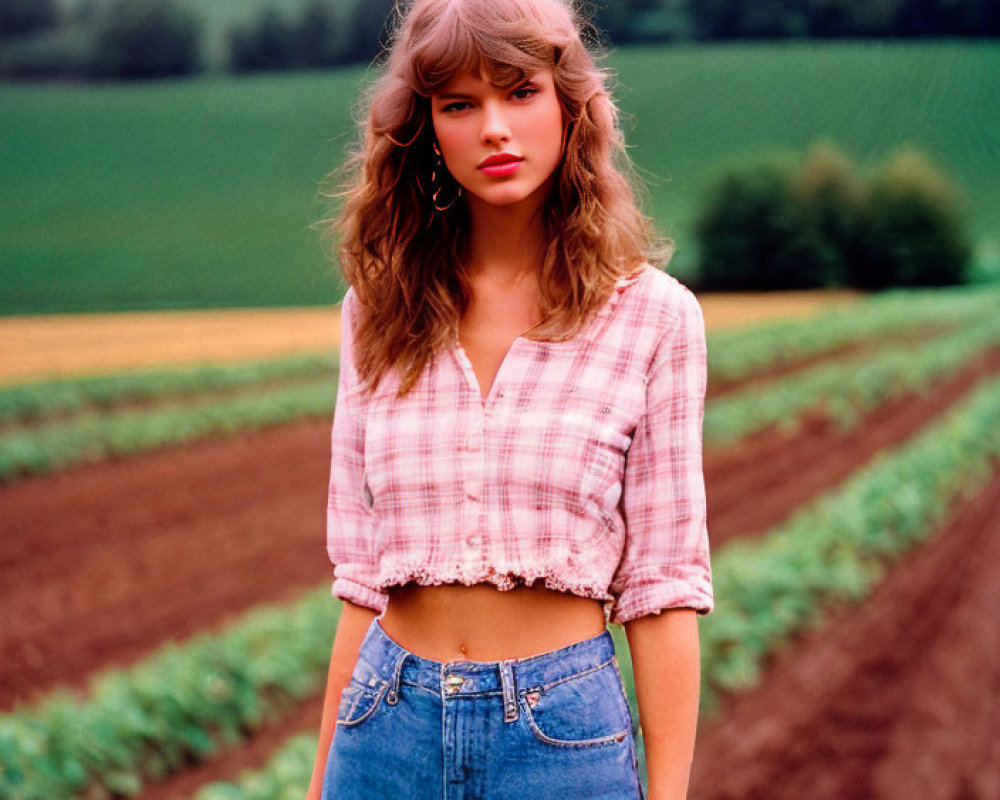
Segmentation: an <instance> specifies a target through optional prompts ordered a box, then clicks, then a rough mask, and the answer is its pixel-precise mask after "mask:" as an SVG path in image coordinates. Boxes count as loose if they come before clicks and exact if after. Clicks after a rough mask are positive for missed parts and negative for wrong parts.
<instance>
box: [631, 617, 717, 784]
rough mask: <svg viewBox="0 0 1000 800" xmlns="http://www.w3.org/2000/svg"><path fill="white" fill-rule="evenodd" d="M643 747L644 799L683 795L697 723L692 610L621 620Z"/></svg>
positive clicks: (696, 659) (697, 684)
mask: <svg viewBox="0 0 1000 800" xmlns="http://www.w3.org/2000/svg"><path fill="white" fill-rule="evenodd" d="M625 634H626V636H627V637H628V644H629V650H630V651H631V654H632V670H633V673H634V675H635V698H636V702H637V703H638V706H639V719H640V722H641V725H642V737H643V742H644V746H645V749H646V769H647V772H648V775H649V794H648V797H647V800H683V798H685V797H687V786H688V778H689V776H690V772H691V761H692V759H693V758H694V742H695V730H696V728H697V724H698V695H699V687H700V679H701V654H700V648H699V641H698V623H697V618H696V614H695V612H694V610H693V609H689V608H672V609H665V610H664V611H662V612H661V613H659V614H650V615H647V616H644V617H640V618H639V619H635V620H632V621H631V622H627V623H625Z"/></svg>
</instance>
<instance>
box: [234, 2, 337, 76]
mask: <svg viewBox="0 0 1000 800" xmlns="http://www.w3.org/2000/svg"><path fill="white" fill-rule="evenodd" d="M342 60H343V53H342V52H341V48H340V46H339V44H338V42H337V26H336V20H335V17H334V11H333V7H332V6H331V4H330V2H329V0H310V2H309V3H307V4H306V5H305V6H304V7H303V8H302V14H301V16H300V17H299V18H298V19H297V20H286V19H285V18H284V17H283V16H282V15H281V13H280V12H279V11H278V9H277V8H274V7H265V8H263V9H262V10H261V12H260V13H259V14H258V16H257V20H256V21H255V22H252V23H250V24H248V25H245V26H242V27H235V28H231V29H230V31H229V67H230V69H232V70H233V71H235V72H256V71H264V70H283V69H297V68H303V69H308V68H315V67H329V66H333V65H335V64H338V63H341V61H342Z"/></svg>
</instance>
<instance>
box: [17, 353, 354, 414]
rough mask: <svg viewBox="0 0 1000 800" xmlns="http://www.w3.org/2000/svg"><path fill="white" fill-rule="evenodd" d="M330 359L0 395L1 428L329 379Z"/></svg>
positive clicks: (77, 382)
mask: <svg viewBox="0 0 1000 800" xmlns="http://www.w3.org/2000/svg"><path fill="white" fill-rule="evenodd" d="M334 365H335V358H333V357H332V356H331V355H329V354H309V355H297V356H289V357H285V358H281V359H277V360H268V361H241V362H239V363H236V364H199V365H197V366H193V367H178V368H173V369H166V368H157V369H149V370H141V371H136V372H127V373H121V374H117V375H89V376H84V377H77V378H62V379H58V380H48V381H39V382H37V383H30V384H23V385H20V386H10V387H5V388H2V389H0V424H3V425H11V424H31V423H37V422H40V421H42V420H46V419H52V418H54V417H67V416H72V415H76V414H83V413H85V412H88V411H109V410H111V409H114V408H118V407H121V406H123V405H128V404H133V403H150V402H157V401H162V400H165V399H176V398H185V397H198V396H199V395H205V394H211V393H218V392H233V391H238V390H240V389H247V388H254V387H258V388H259V387H261V386H266V385H268V384H273V383H277V382H282V381H290V380H303V379H305V378H318V377H322V376H328V375H330V373H331V372H332V370H333V369H334Z"/></svg>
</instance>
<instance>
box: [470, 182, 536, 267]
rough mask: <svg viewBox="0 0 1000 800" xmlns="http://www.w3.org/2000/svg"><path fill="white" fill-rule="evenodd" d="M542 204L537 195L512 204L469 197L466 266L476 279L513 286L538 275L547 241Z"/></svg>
mask: <svg viewBox="0 0 1000 800" xmlns="http://www.w3.org/2000/svg"><path fill="white" fill-rule="evenodd" d="M539 197H544V195H542V194H541V193H539ZM532 201H534V202H532ZM542 206H543V204H542V202H541V201H540V200H535V199H534V198H527V199H525V200H524V201H523V202H520V203H514V204H512V205H509V206H494V205H489V204H487V203H483V202H481V201H479V200H477V199H476V198H474V197H470V198H469V240H468V250H467V264H466V268H467V269H468V272H469V275H470V277H471V278H472V279H473V280H476V279H480V278H485V279H487V280H489V281H490V282H492V283H502V284H506V285H513V284H516V283H519V282H520V281H522V280H524V279H526V278H534V277H537V276H538V274H539V273H540V272H541V267H542V258H543V256H544V253H545V246H546V244H547V242H546V237H545V226H544V225H543V223H542V218H541V216H542Z"/></svg>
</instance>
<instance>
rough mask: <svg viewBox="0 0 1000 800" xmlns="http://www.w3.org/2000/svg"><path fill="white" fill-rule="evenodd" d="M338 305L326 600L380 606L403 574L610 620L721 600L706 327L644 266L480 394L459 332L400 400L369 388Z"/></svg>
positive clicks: (523, 351) (704, 607) (388, 381)
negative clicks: (710, 469)
mask: <svg viewBox="0 0 1000 800" xmlns="http://www.w3.org/2000/svg"><path fill="white" fill-rule="evenodd" d="M356 303H357V299H356V295H355V294H354V291H353V289H348V291H347V293H346V295H345V296H344V300H343V303H342V322H341V331H342V333H341V360H340V376H339V388H338V394H337V404H336V411H335V415H334V421H333V430H332V436H331V439H332V459H331V469H330V489H329V503H328V514H327V551H328V553H329V557H330V561H331V562H332V563H333V565H334V570H333V576H334V581H333V586H332V593H333V595H334V596H335V597H339V598H342V599H345V600H350V601H352V602H354V603H357V604H358V605H362V606H367V607H369V608H372V609H374V610H376V611H377V612H379V613H382V612H383V611H384V610H385V607H386V604H387V594H386V589H387V588H388V587H390V586H393V585H396V584H405V583H407V582H411V581H412V582H416V583H418V584H423V585H428V584H443V583H453V582H461V583H464V584H467V585H471V584H474V583H480V582H487V581H488V582H491V583H493V584H495V585H496V586H497V587H498V588H499V589H501V590H505V589H511V588H513V587H514V586H516V585H518V584H520V583H527V584H531V583H533V582H534V581H536V580H541V581H544V585H545V586H547V587H549V588H552V589H556V590H561V591H568V592H572V593H573V594H577V595H581V596H584V597H593V598H598V599H601V600H603V601H605V612H606V614H607V616H608V618H609V619H610V621H611V622H619V623H622V622H626V621H628V620H631V619H635V618H637V617H640V616H643V615H645V614H651V613H657V612H659V610H661V609H664V608H671V607H689V608H694V609H696V610H697V612H698V613H699V614H707V613H708V612H709V611H711V609H712V607H713V596H712V577H711V568H710V564H709V549H708V530H707V524H706V508H705V485H704V476H703V473H702V420H703V416H704V401H705V385H706V346H705V326H704V320H703V318H702V312H701V307H700V306H699V304H698V301H697V299H696V298H695V296H694V294H692V293H691V291H690V290H689V289H688V288H687V287H685V286H684V285H683V284H681V283H680V282H678V281H677V280H676V279H675V278H673V277H671V276H670V275H668V274H667V273H665V272H662V271H660V270H658V269H655V268H654V267H651V266H647V267H646V269H645V270H643V271H642V272H641V273H640V274H639V276H638V277H632V278H630V279H622V280H620V281H619V282H618V285H617V287H616V289H615V291H613V292H612V293H611V296H610V298H609V300H608V301H607V303H605V305H604V306H603V307H602V308H601V310H600V311H599V312H598V313H597V314H596V315H595V317H593V318H592V319H591V321H590V322H588V323H587V325H586V326H585V327H584V328H583V329H581V331H580V332H579V333H578V334H577V335H576V336H574V337H573V338H572V339H569V340H567V341H563V342H541V341H535V340H531V339H527V338H524V337H519V338H517V339H516V340H515V341H514V343H513V344H512V346H511V348H510V350H509V351H508V353H507V355H506V357H505V358H504V360H503V363H502V364H501V366H500V369H499V372H498V373H497V375H496V378H495V380H494V382H493V385H492V386H491V388H490V391H489V394H488V396H487V397H486V398H485V399H484V398H483V396H482V394H481V391H480V388H479V384H478V382H477V380H476V376H475V373H474V372H473V369H472V364H471V362H470V361H469V359H468V356H467V355H466V353H465V351H464V350H463V349H462V347H461V345H460V344H459V342H458V340H457V338H456V339H455V340H454V342H453V344H452V345H451V347H450V348H449V349H448V350H447V351H445V352H444V353H443V354H441V355H439V356H438V357H437V358H435V359H434V360H433V361H432V362H431V363H429V364H428V365H427V367H426V368H425V370H424V372H423V373H422V374H421V375H420V377H419V380H418V381H417V383H416V385H415V386H414V387H413V389H412V390H411V392H410V393H409V394H408V395H407V396H406V397H404V398H402V399H396V398H395V396H394V395H395V392H396V389H397V387H398V386H399V376H398V375H397V374H396V373H395V371H393V372H391V373H389V374H387V375H386V376H385V377H383V379H382V381H381V382H380V384H379V386H378V389H377V390H376V391H375V393H374V394H373V395H372V396H371V397H365V396H364V395H363V394H362V393H361V391H360V386H359V380H358V376H357V373H356V371H355V368H354V360H353V353H352V343H353V337H352V319H353V318H354V315H355V314H356V313H357V309H356Z"/></svg>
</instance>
